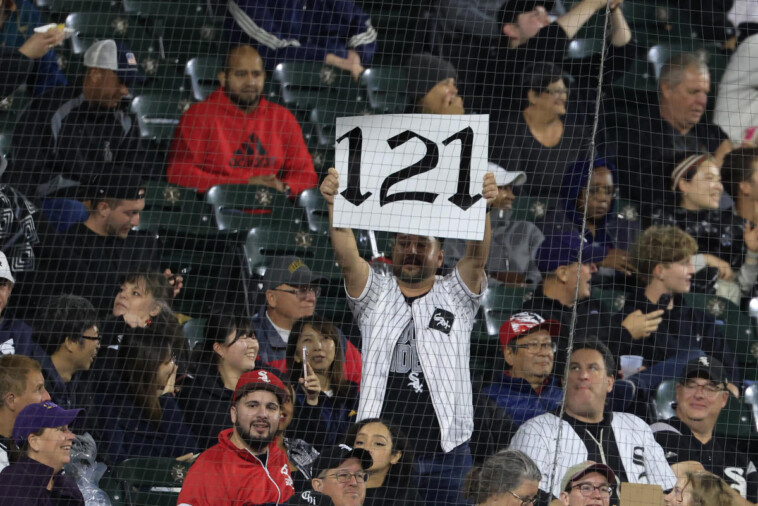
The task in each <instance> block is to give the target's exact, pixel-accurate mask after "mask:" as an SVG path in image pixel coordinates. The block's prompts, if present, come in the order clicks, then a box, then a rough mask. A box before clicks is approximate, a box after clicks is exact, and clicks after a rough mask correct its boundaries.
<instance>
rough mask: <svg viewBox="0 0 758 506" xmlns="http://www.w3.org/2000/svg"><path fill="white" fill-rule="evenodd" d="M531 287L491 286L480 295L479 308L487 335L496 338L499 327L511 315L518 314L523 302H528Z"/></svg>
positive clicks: (531, 290)
mask: <svg viewBox="0 0 758 506" xmlns="http://www.w3.org/2000/svg"><path fill="white" fill-rule="evenodd" d="M533 291H534V288H533V287H522V286H505V285H498V286H491V287H489V288H487V289H486V290H485V291H484V293H483V294H482V298H481V307H482V313H483V316H484V321H485V324H486V330H487V334H488V335H490V336H497V335H499V333H500V326H501V325H502V324H503V322H505V321H506V320H507V319H508V318H510V317H511V316H512V315H513V314H515V313H518V312H519V311H520V309H521V305H522V304H523V303H524V301H526V300H529V298H530V297H531V294H532V292H533Z"/></svg>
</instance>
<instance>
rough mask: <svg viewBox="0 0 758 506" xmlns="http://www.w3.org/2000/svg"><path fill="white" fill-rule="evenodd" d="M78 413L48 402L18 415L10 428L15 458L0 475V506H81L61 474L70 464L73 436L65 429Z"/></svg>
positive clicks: (80, 499) (68, 478)
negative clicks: (15, 447)
mask: <svg viewBox="0 0 758 506" xmlns="http://www.w3.org/2000/svg"><path fill="white" fill-rule="evenodd" d="M80 412H81V409H69V410H66V409H63V408H61V407H60V406H58V405H56V404H54V403H52V402H50V401H45V402H39V403H35V404H29V405H27V406H26V407H25V408H23V409H22V410H21V411H20V412H19V414H18V416H17V417H16V421H15V422H14V425H13V440H14V441H15V443H16V445H17V453H18V454H19V457H18V458H17V459H14V463H13V464H11V465H10V466H8V467H6V468H5V469H3V471H2V472H1V473H0V498H2V500H0V503H2V504H15V505H18V506H29V505H46V504H51V505H52V504H65V505H66V506H78V505H81V506H84V498H83V497H82V493H81V492H80V491H79V488H78V487H77V486H76V481H75V480H74V478H72V477H71V476H67V475H65V474H62V473H61V471H62V470H63V466H64V465H66V464H68V463H69V462H70V461H71V445H72V443H73V442H74V438H75V437H76V436H74V434H73V433H72V432H71V430H69V428H68V426H69V425H70V424H71V423H72V422H73V421H74V419H75V418H76V417H77V416H78V415H79V413H80Z"/></svg>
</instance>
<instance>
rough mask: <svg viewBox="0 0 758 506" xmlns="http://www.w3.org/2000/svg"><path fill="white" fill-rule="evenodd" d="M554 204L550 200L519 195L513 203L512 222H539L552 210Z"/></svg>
mask: <svg viewBox="0 0 758 506" xmlns="http://www.w3.org/2000/svg"><path fill="white" fill-rule="evenodd" d="M555 205H556V202H555V201H554V200H552V199H544V198H539V197H530V196H528V195H519V196H518V197H516V200H515V202H514V203H513V212H512V213H511V220H512V221H532V222H536V221H540V220H542V219H544V218H545V215H546V214H547V212H548V211H549V210H551V209H553V208H554V207H555Z"/></svg>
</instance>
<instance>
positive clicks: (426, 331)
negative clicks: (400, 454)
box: [321, 168, 497, 505]
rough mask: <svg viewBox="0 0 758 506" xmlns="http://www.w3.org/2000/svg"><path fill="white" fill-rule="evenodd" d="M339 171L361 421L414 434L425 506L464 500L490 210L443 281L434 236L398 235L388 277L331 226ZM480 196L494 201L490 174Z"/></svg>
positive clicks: (330, 194) (332, 183)
mask: <svg viewBox="0 0 758 506" xmlns="http://www.w3.org/2000/svg"><path fill="white" fill-rule="evenodd" d="M338 191H339V179H338V173H337V170H336V169H334V168H331V169H329V173H328V175H327V177H326V178H325V179H324V181H323V183H322V184H321V194H322V195H323V196H324V199H325V200H326V202H327V206H328V209H329V219H330V224H331V225H332V226H331V229H330V232H331V238H332V245H333V247H334V250H335V254H336V258H337V262H338V263H339V265H340V266H342V274H343V276H344V277H345V288H346V290H347V294H348V300H349V303H350V306H351V308H352V311H353V315H354V316H355V319H356V321H357V322H358V324H359V325H360V327H361V333H362V335H363V350H362V355H363V376H362V381H361V392H360V405H359V408H358V420H362V419H365V418H374V417H380V416H381V417H382V418H383V419H385V420H387V421H390V422H392V423H394V424H396V425H399V426H400V427H401V428H403V429H404V430H405V432H406V433H408V434H418V435H420V437H415V438H411V439H412V440H413V446H414V448H412V450H413V451H414V454H415V455H416V461H415V466H414V474H415V479H416V480H418V485H419V492H420V493H421V495H422V497H423V498H424V500H425V502H426V503H427V504H461V505H463V504H466V502H465V500H464V499H463V498H462V497H461V495H460V489H461V485H462V482H463V477H464V476H465V474H466V472H467V471H468V469H469V468H470V467H471V463H472V461H471V452H470V449H469V446H468V440H469V438H470V437H471V433H472V430H473V425H474V423H473V406H472V393H471V380H470V377H471V376H470V373H469V344H470V339H471V329H472V327H473V324H474V320H475V316H476V313H477V310H478V309H479V298H480V296H481V293H482V291H483V289H484V287H485V286H486V285H485V283H486V276H485V273H484V266H485V264H486V262H487V256H488V253H489V246H490V220H489V213H487V214H486V217H485V226H484V236H483V238H482V240H481V241H474V240H471V241H469V242H468V243H467V247H466V253H465V255H464V256H463V257H462V258H461V260H460V261H459V262H458V264H457V266H456V268H455V269H454V271H453V272H452V273H451V274H449V275H448V276H445V277H437V276H436V272H437V269H438V268H439V267H440V266H441V265H442V259H443V251H442V248H441V245H440V241H439V240H438V239H436V238H435V237H425V236H420V235H412V234H405V233H402V234H398V235H397V238H396V242H395V245H394V249H393V251H392V274H391V275H382V274H379V273H378V272H376V271H374V270H372V269H371V267H370V266H369V264H368V263H367V262H366V261H365V260H364V259H363V258H361V256H360V254H359V252H358V247H357V245H356V241H355V236H354V235H353V232H352V230H350V229H348V228H335V227H334V225H333V224H334V199H335V196H336V195H337V193H338ZM482 196H483V198H484V199H485V200H486V201H487V203H488V204H490V203H491V202H492V201H493V200H494V199H495V198H496V197H497V184H496V183H495V178H494V176H493V175H492V174H491V173H487V174H486V175H485V176H484V183H483V189H482Z"/></svg>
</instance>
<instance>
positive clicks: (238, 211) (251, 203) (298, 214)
mask: <svg viewBox="0 0 758 506" xmlns="http://www.w3.org/2000/svg"><path fill="white" fill-rule="evenodd" d="M205 201H206V202H207V203H208V204H210V205H211V206H212V207H213V215H214V217H215V220H216V226H217V227H218V229H219V230H225V231H228V232H240V231H245V232H247V231H248V230H250V229H251V228H254V227H258V226H262V225H264V226H265V225H268V224H271V225H273V226H280V227H282V228H283V229H284V228H287V227H299V226H300V225H301V223H302V220H303V212H302V210H301V209H300V208H298V207H295V206H294V205H292V202H290V200H289V198H287V196H286V195H285V194H284V193H281V192H278V191H276V190H274V189H272V188H269V187H267V186H257V185H246V184H239V185H235V184H224V185H216V186H213V187H212V188H210V189H209V190H208V191H207V192H206V193H205Z"/></svg>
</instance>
